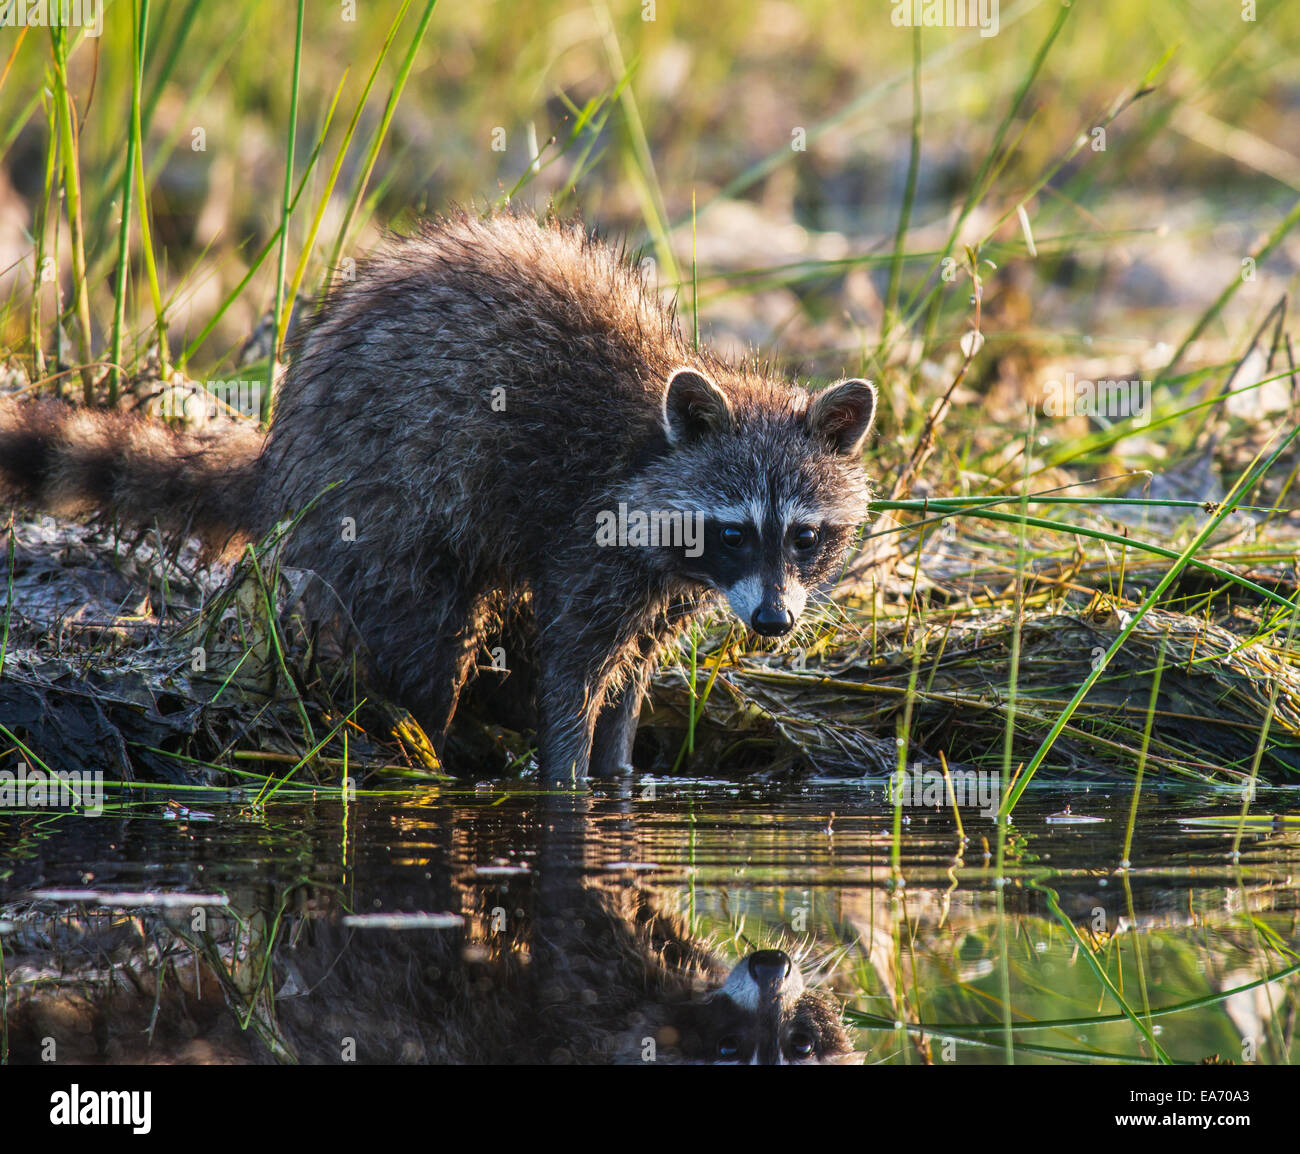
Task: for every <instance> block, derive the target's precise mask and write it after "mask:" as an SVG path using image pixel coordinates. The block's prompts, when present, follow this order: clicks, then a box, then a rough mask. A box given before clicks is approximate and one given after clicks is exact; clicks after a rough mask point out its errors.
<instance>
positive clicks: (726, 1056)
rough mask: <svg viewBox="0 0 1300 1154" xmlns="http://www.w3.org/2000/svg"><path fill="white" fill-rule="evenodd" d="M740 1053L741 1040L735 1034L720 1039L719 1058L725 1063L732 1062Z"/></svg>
mask: <svg viewBox="0 0 1300 1154" xmlns="http://www.w3.org/2000/svg"><path fill="white" fill-rule="evenodd" d="M739 1053H740V1039H739V1038H737V1037H736V1035H735V1034H727V1035H726V1036H725V1037H722V1038H719V1039H718V1057H719V1058H721V1059H722V1060H723V1061H724V1062H725V1061H730V1060H731V1059H732V1058H734V1057H735V1056H736V1055H737V1054H739Z"/></svg>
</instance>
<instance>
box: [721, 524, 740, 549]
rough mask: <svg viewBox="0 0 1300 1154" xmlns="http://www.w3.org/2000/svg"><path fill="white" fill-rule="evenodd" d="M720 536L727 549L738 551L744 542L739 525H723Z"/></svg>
mask: <svg viewBox="0 0 1300 1154" xmlns="http://www.w3.org/2000/svg"><path fill="white" fill-rule="evenodd" d="M721 536H722V543H723V544H724V545H725V546H726V547H727V548H728V549H739V548H740V546H741V544H742V543H743V542H744V540H745V530H744V529H742V528H741V527H740V526H739V525H723V526H722V534H721Z"/></svg>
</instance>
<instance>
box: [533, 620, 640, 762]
mask: <svg viewBox="0 0 1300 1154" xmlns="http://www.w3.org/2000/svg"><path fill="white" fill-rule="evenodd" d="M551 604H554V602H553V601H551V599H550V598H546V597H542V596H539V597H537V599H536V605H535V611H536V617H537V624H538V631H539V645H538V661H537V673H538V683H537V712H538V723H539V724H538V729H537V756H538V762H539V764H540V766H541V771H542V774H543V776H544V778H545V779H546V780H547V781H555V782H563V781H567V780H569V779H573V780H577V781H581V780H583V779H584V778H585V777H586V776H587V770H588V767H589V764H590V760H591V742H592V735H593V732H594V730H595V727H596V719H597V717H598V716H599V714H600V711H601V708H602V706H603V705H604V704H605V696H606V691H607V689H608V686H609V683H610V677H611V674H612V673H613V671H614V669H615V668H617V666H618V664H619V661H620V658H622V657H623V656H624V654H625V652H626V649H627V647H628V646H629V645H631V644H634V643H635V636H628V630H627V627H626V625H625V623H623V622H622V621H620V620H619V619H618V617H619V615H618V614H613V613H611V614H608V615H598V616H588V615H587V614H584V613H582V612H581V611H579V610H571V609H569V608H568V606H566V608H565V610H563V611H561V612H559V613H556V614H554V615H552V614H550V613H549V612H548V609H549V607H550V605H551ZM570 604H572V602H570Z"/></svg>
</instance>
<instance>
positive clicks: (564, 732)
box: [0, 213, 874, 777]
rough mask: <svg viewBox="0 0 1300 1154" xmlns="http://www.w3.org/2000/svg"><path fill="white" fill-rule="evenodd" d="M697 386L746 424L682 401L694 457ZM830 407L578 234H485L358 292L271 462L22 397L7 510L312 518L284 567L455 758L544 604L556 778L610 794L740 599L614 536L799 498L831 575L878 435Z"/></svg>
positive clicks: (331, 317)
mask: <svg viewBox="0 0 1300 1154" xmlns="http://www.w3.org/2000/svg"><path fill="white" fill-rule="evenodd" d="M683 366H685V367H688V368H689V369H692V370H695V372H696V373H699V374H702V375H703V376H704V377H706V378H708V381H709V382H713V383H715V385H716V391H717V392H718V393H720V394H722V395H723V396H724V397H725V398H726V400H725V401H724V402H720V404H721V406H722V408H721V416H720V417H719V413H718V412H712V413H710V412H709V411H708V404H709V399H708V397H705V398H704V401H703V402H702V406H701V407H699V409H698V411H697V408H696V407H694V406H692V405H686V406H684V407H683V414H682V417H681V419H682V420H683V421H685V422H686V423H687V424H689V423H690V422H692V421H696V422H697V423H698V424H699V426H700V429H699V432H698V435H695V434H692V435H691V436H689V437H685V436H684V437H682V438H681V440H680V441H671V440H670V436H669V432H668V431H666V425H665V415H664V405H665V382H666V381H668V380H669V378H670V377H671V376H672V375H673V374H674V372H675V371H677V370H680V369H681V368H682V367H683ZM706 383H707V382H706ZM861 387H862V388H863V389H870V385H868V384H862V386H861ZM706 391H707V390H706ZM715 400H716V397H715ZM502 404H504V408H501V405H502ZM819 404H820V402H819V401H817V400H810V397H809V394H808V393H806V392H805V391H804V390H802V389H799V388H797V387H794V386H792V385H788V384H785V383H783V382H780V381H775V380H773V379H771V378H770V377H769V376H767V375H766V374H765V373H762V372H760V371H758V370H757V369H756V368H754V367H745V366H734V365H731V364H728V363H726V362H724V361H722V360H720V359H718V358H716V357H714V356H712V355H711V354H709V353H707V352H699V351H696V350H694V349H692V348H691V347H690V345H689V344H688V342H687V341H686V340H685V339H684V338H683V336H682V334H681V333H680V331H679V329H678V326H677V324H676V322H675V320H674V318H673V316H672V313H671V311H670V310H668V309H666V308H664V307H663V305H662V304H661V302H660V300H659V298H658V295H657V293H656V292H655V291H654V290H653V289H651V288H649V287H647V286H646V285H644V284H643V283H642V279H641V276H640V274H639V273H638V271H637V270H636V269H635V268H634V267H633V266H631V265H630V264H629V263H627V262H626V261H625V260H624V259H623V258H622V257H621V256H620V254H618V253H616V252H615V251H614V250H613V249H611V248H609V247H607V246H605V245H604V244H601V243H599V242H597V241H595V240H593V239H591V238H590V237H589V236H587V235H585V234H584V232H583V231H582V229H581V228H580V227H579V226H577V225H574V224H551V225H542V226H539V225H537V224H536V223H535V222H534V221H532V220H531V219H530V218H525V217H518V216H513V215H508V214H503V215H497V216H493V217H490V218H488V219H486V220H480V219H479V218H476V217H474V216H472V215H469V214H464V213H462V214H458V215H455V216H452V217H451V218H449V219H444V220H440V221H438V222H435V223H431V224H429V225H428V226H426V227H425V229H424V230H423V231H422V232H420V233H419V234H418V235H416V236H414V237H411V238H407V239H405V240H403V241H400V242H397V243H395V244H393V245H391V246H390V247H389V248H388V249H387V250H386V251H385V252H384V253H382V254H381V255H379V256H378V257H376V258H375V259H374V260H372V261H371V262H369V263H368V264H365V265H363V266H362V267H361V268H360V269H359V270H358V273H357V278H356V281H355V282H354V283H343V284H340V285H338V287H337V288H336V289H335V291H334V292H333V293H332V294H331V296H330V298H329V299H328V300H327V301H326V302H325V303H324V305H323V308H322V310H321V313H320V316H319V318H318V319H317V321H316V323H315V325H314V327H313V328H312V329H311V331H310V333H309V334H308V335H307V337H306V339H305V340H304V341H303V343H302V345H301V347H300V348H299V349H298V350H297V354H296V356H295V357H294V359H293V360H292V363H291V365H290V368H289V371H288V373H287V375H286V377H285V379H284V382H283V384H282V386H281V387H280V390H279V394H278V396H277V408H276V413H275V418H274V421H273V423H272V426H271V429H270V433H269V436H268V437H267V438H266V441H265V444H264V445H263V444H262V442H261V438H260V437H259V436H258V435H257V434H256V433H255V432H254V431H253V430H252V429H251V428H248V427H247V426H243V425H240V426H234V427H231V428H228V429H227V430H226V431H225V432H224V434H223V435H221V436H216V435H212V434H205V433H182V432H175V431H172V430H171V429H168V428H166V427H164V426H163V425H161V424H157V423H151V422H149V421H146V420H142V419H139V418H135V417H129V416H119V415H117V414H113V413H102V412H87V411H85V410H79V409H73V408H69V407H64V406H61V405H58V404H55V403H50V402H46V403H42V404H36V405H33V404H19V403H16V402H13V401H7V402H5V403H4V404H3V406H2V407H0V497H7V498H8V499H9V500H10V501H11V502H13V503H17V504H23V505H28V506H38V507H43V508H46V509H49V510H51V511H54V512H58V513H61V514H64V515H67V516H82V515H84V514H87V513H90V512H92V511H94V510H97V509H98V510H105V511H107V512H108V513H110V514H111V515H112V516H114V517H116V518H119V519H121V520H122V521H124V522H127V523H133V524H136V525H143V526H149V525H153V524H155V523H156V524H158V525H159V526H160V527H161V528H162V529H163V530H164V531H167V532H170V533H195V534H198V535H200V536H203V537H205V538H206V539H207V540H208V542H209V544H215V547H217V548H227V549H230V548H235V547H238V545H239V544H240V543H241V542H242V541H244V540H247V539H249V538H256V537H258V536H260V535H261V534H263V533H265V532H266V531H267V530H268V529H269V528H270V527H271V526H272V525H273V524H274V523H275V522H276V521H277V520H279V519H280V518H282V517H283V516H285V515H286V514H288V513H289V512H291V511H299V510H302V509H304V508H306V507H307V506H309V505H311V503H312V502H313V501H314V502H315V504H314V505H313V506H312V508H311V510H310V512H309V513H308V514H307V515H306V516H305V517H304V518H303V519H302V522H301V523H300V524H299V526H298V527H297V529H296V530H295V532H294V533H293V535H292V536H291V538H290V541H289V544H288V546H287V548H288V555H287V557H286V560H287V561H288V562H289V563H290V564H295V565H301V566H304V567H308V568H312V569H314V570H316V571H317V572H318V573H319V574H320V575H321V576H322V577H324V578H325V580H327V581H328V582H329V583H330V584H332V585H333V587H334V588H335V590H336V591H337V592H338V593H339V594H340V595H341V597H342V598H343V600H344V602H345V603H346V604H347V605H348V607H349V608H350V610H351V612H352V616H353V619H354V620H355V621H356V623H357V625H358V627H359V628H360V630H361V633H362V635H363V636H364V637H365V639H366V641H367V644H368V646H369V648H370V650H371V652H372V654H373V655H374V657H375V662H376V666H377V672H378V675H379V678H380V680H381V682H382V683H383V684H384V685H385V686H386V687H387V688H388V689H389V690H390V691H391V692H392V693H394V695H395V696H397V697H398V698H399V699H400V700H401V701H403V703H405V704H407V705H408V706H409V707H410V708H411V709H412V710H413V712H414V713H415V714H416V716H417V717H418V718H419V719H420V721H421V722H422V723H423V725H424V726H425V728H426V730H427V731H428V732H429V733H430V735H431V736H433V737H434V739H435V742H440V741H441V740H442V738H443V737H444V736H445V733H446V731H447V729H448V726H449V725H450V722H451V718H452V715H453V714H454V712H455V709H456V704H457V701H458V699H459V697H460V694H461V690H462V688H463V687H464V685H465V684H466V681H467V679H468V678H469V677H470V676H471V674H472V673H473V670H474V667H475V665H476V664H486V663H487V657H486V652H485V644H486V643H487V642H488V640H489V638H490V637H491V636H492V630H493V629H494V628H495V627H496V625H497V623H498V622H497V618H498V610H499V607H500V606H501V605H502V604H506V605H513V606H518V605H521V604H524V603H525V599H526V602H527V603H528V604H530V605H531V609H532V618H533V620H534V621H535V623H536V640H537V652H538V664H537V668H536V683H537V686H538V690H537V698H538V709H539V713H540V726H539V758H540V761H541V764H542V766H543V769H544V770H546V771H547V773H548V774H549V775H553V776H555V777H560V776H563V777H568V776H569V775H570V774H574V775H576V776H578V777H581V776H583V775H584V774H585V772H586V770H587V768H588V761H589V759H590V760H591V761H592V763H593V765H594V767H595V768H596V770H597V771H598V772H602V773H605V772H610V771H611V770H612V769H614V768H616V767H617V766H618V765H620V764H623V763H625V762H626V761H627V759H628V756H629V755H630V751H631V734H632V733H633V732H634V731H635V722H636V715H637V711H638V706H639V703H640V698H641V692H642V690H643V688H644V686H645V684H646V681H647V680H648V677H649V674H650V672H651V671H652V669H653V667H654V663H655V661H656V659H657V656H658V654H659V653H660V651H661V650H662V649H663V647H664V646H665V645H667V644H669V643H670V642H671V641H672V640H673V639H674V638H675V637H676V636H677V635H678V634H679V633H680V632H681V630H682V629H683V628H684V627H685V625H686V624H687V623H688V622H689V620H690V619H691V618H692V617H693V616H694V615H696V614H697V613H699V612H700V611H701V610H703V609H705V608H707V607H709V606H710V605H712V604H715V603H716V602H717V601H718V599H719V593H720V587H719V586H718V585H717V583H716V582H710V580H709V579H708V577H707V574H706V575H703V576H701V574H699V573H686V572H685V571H684V570H683V568H682V564H681V558H680V557H679V556H675V555H673V554H672V553H671V551H669V550H647V549H630V548H622V549H598V548H595V547H594V546H593V532H594V526H595V523H596V516H597V514H598V513H599V512H600V511H602V510H612V509H615V508H617V507H618V503H619V502H620V501H626V502H628V503H629V505H630V507H634V508H647V509H677V508H685V509H690V508H699V509H703V510H708V509H710V508H712V507H716V506H728V505H732V506H734V505H735V504H736V503H737V502H744V501H747V500H748V501H751V502H753V501H759V500H761V501H765V502H769V503H780V502H781V501H785V502H786V503H787V504H788V503H789V502H791V501H795V500H797V501H799V502H803V503H807V504H810V505H813V506H815V507H816V508H817V509H819V510H823V511H824V522H825V523H824V525H823V526H822V529H823V534H824V538H825V546H824V548H823V550H822V552H821V553H820V554H819V555H818V558H817V561H816V564H814V565H811V566H810V568H809V569H808V571H807V572H804V573H801V574H800V578H801V580H803V579H807V580H809V581H819V580H825V579H827V578H828V577H830V576H832V575H833V574H834V572H835V571H836V567H837V565H838V563H839V560H840V558H841V557H842V555H843V552H844V549H845V547H846V546H847V544H848V542H849V541H850V539H851V536H852V533H853V531H854V529H855V528H856V525H857V524H858V522H859V521H860V520H862V518H863V517H864V516H865V513H866V505H867V500H868V495H869V493H868V487H867V481H866V477H865V474H864V473H863V471H862V468H861V462H860V456H859V454H860V440H859V441H856V442H853V441H852V440H851V438H850V439H849V449H848V450H845V449H844V447H843V446H840V447H838V448H837V447H835V446H833V445H832V444H831V441H833V440H834V439H835V438H836V437H837V436H838V435H840V433H841V431H842V428H843V426H844V424H845V422H846V421H847V422H848V423H850V424H851V423H852V418H853V416H854V413H853V412H852V411H851V410H850V411H849V412H848V413H847V416H846V415H845V413H844V412H841V411H839V410H838V409H835V408H833V407H832V406H831V405H822V406H821V411H819V409H818V406H819ZM871 405H872V407H874V392H872V393H871ZM857 415H858V416H861V415H862V414H861V413H859V414H857ZM869 423H870V410H868V411H867V413H866V427H869ZM714 426H716V428H715V427H714ZM814 426H815V427H814ZM859 433H860V435H861V436H862V437H865V435H866V428H865V427H862V428H859V429H857V430H856V431H855V432H854V435H857V434H859ZM855 447H856V452H855V451H854V449H855ZM331 485H334V486H335V487H333V488H330V486H331ZM353 527H354V529H355V539H351V538H352V535H353ZM796 613H797V609H796ZM507 659H508V662H509V663H511V664H512V665H513V664H514V663H515V662H516V661H518V660H519V659H520V654H518V653H508V654H507ZM602 711H603V712H602ZM598 721H599V724H598ZM593 742H594V752H593Z"/></svg>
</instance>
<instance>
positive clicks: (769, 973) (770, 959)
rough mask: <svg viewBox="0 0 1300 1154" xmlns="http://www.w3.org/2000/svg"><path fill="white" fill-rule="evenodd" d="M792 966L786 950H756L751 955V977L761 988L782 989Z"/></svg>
mask: <svg viewBox="0 0 1300 1154" xmlns="http://www.w3.org/2000/svg"><path fill="white" fill-rule="evenodd" d="M792 965H793V963H792V962H791V961H790V955H789V954H787V953H786V952H785V951H784V950H755V951H754V952H753V953H752V954H750V955H749V976H750V977H751V978H753V979H754V981H755V982H756V983H757V984H758V985H759V986H760V987H763V988H771V989H780V987H781V986H782V985H783V984H784V982H785V980H786V978H788V977H789V976H790V967H791V966H792Z"/></svg>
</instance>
